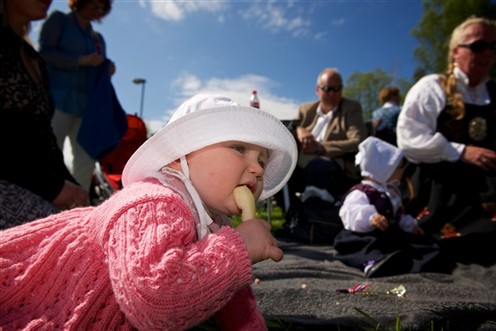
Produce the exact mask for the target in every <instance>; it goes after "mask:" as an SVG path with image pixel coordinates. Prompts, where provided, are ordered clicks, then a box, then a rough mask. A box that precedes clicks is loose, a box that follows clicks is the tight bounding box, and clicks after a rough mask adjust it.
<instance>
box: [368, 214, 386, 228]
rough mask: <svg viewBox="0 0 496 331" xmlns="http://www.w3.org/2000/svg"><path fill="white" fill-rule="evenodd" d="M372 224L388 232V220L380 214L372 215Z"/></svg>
mask: <svg viewBox="0 0 496 331" xmlns="http://www.w3.org/2000/svg"><path fill="white" fill-rule="evenodd" d="M370 223H371V224H372V225H373V226H375V227H376V228H378V229H379V230H381V231H386V230H387V228H388V227H389V221H388V220H387V218H386V217H384V216H383V215H381V214H378V213H376V214H374V215H372V217H371V219H370Z"/></svg>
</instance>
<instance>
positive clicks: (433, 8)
mask: <svg viewBox="0 0 496 331" xmlns="http://www.w3.org/2000/svg"><path fill="white" fill-rule="evenodd" d="M423 7H424V15H423V16H422V18H421V19H420V21H419V23H418V25H417V27H415V28H414V29H412V35H413V36H414V37H416V38H417V39H418V40H419V46H417V47H416V48H415V50H414V55H415V57H416V59H417V62H418V68H417V70H416V73H417V74H416V76H419V75H423V74H426V73H440V72H444V71H445V70H446V68H447V59H448V46H449V45H448V43H449V39H450V37H451V32H452V31H453V29H454V28H455V27H457V26H458V25H459V24H460V23H461V22H463V21H464V20H465V19H467V18H468V17H469V16H472V15H475V16H481V17H482V16H483V17H486V18H490V19H496V2H495V1H494V0H463V1H460V0H443V1H439V0H424V2H423ZM492 69H493V70H491V77H496V67H494V66H493V68H492ZM414 79H415V77H414Z"/></svg>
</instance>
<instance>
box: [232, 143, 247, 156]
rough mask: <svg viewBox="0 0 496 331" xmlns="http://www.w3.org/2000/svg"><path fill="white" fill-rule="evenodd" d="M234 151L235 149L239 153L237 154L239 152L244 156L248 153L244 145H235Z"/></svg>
mask: <svg viewBox="0 0 496 331" xmlns="http://www.w3.org/2000/svg"><path fill="white" fill-rule="evenodd" d="M232 149H234V150H235V151H237V152H239V153H241V154H243V153H244V152H246V147H245V146H243V145H234V146H233V147H232Z"/></svg>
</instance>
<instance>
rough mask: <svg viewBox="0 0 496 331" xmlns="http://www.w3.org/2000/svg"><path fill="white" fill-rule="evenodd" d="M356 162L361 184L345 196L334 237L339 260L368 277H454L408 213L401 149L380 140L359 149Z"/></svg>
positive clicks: (432, 241)
mask: <svg viewBox="0 0 496 331" xmlns="http://www.w3.org/2000/svg"><path fill="white" fill-rule="evenodd" d="M355 163H356V164H357V165H359V166H360V169H361V175H362V178H363V179H362V181H361V183H359V184H357V185H355V186H353V187H352V188H351V189H350V190H349V191H348V192H347V193H346V194H345V196H344V198H343V199H344V200H343V205H342V206H341V208H340V210H339V216H340V217H341V220H342V222H343V226H344V230H342V231H341V232H340V233H338V235H337V236H336V238H335V241H334V247H335V249H336V250H337V252H338V253H337V255H336V258H337V259H338V260H340V261H342V262H343V263H345V264H347V265H349V266H351V267H355V268H359V269H361V270H363V271H364V272H365V277H367V278H370V277H382V276H388V275H396V274H402V273H415V272H427V271H432V272H450V271H451V269H452V267H453V264H452V263H451V262H449V261H447V260H446V259H445V258H444V257H443V256H442V254H441V252H440V251H439V247H438V244H437V243H436V242H435V240H434V239H432V238H429V237H426V236H425V235H424V232H423V230H422V228H420V226H419V225H418V223H417V220H416V219H415V218H414V217H412V216H411V215H408V214H406V213H405V212H404V209H403V205H402V196H401V191H400V183H401V179H402V177H403V168H404V166H405V163H406V160H405V158H404V156H403V152H402V151H401V150H400V149H398V148H397V147H395V146H393V145H391V144H389V143H387V142H385V141H383V140H380V139H378V138H375V137H368V138H367V139H365V140H364V141H363V142H362V143H361V144H360V145H359V151H358V154H357V155H356V158H355Z"/></svg>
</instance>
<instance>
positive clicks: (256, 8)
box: [241, 1, 311, 38]
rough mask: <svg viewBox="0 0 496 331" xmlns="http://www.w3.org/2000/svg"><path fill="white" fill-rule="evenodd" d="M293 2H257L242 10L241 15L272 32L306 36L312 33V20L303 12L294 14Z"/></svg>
mask: <svg viewBox="0 0 496 331" xmlns="http://www.w3.org/2000/svg"><path fill="white" fill-rule="evenodd" d="M293 4H294V3H293V2H291V1H289V2H287V3H286V6H284V4H281V3H280V2H273V1H269V2H256V3H252V4H251V6H250V7H249V8H248V9H246V10H244V11H243V12H241V16H242V17H243V19H244V20H245V21H247V22H252V23H253V24H256V25H257V26H260V27H262V28H263V29H266V30H269V31H271V32H274V33H276V32H280V31H286V32H289V33H291V34H292V35H293V36H294V37H297V38H301V37H306V36H307V35H309V33H310V25H311V24H310V20H308V19H305V18H304V17H303V16H302V15H301V14H300V15H292V14H291V13H290V11H291V9H292V8H293V7H294V6H293Z"/></svg>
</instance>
